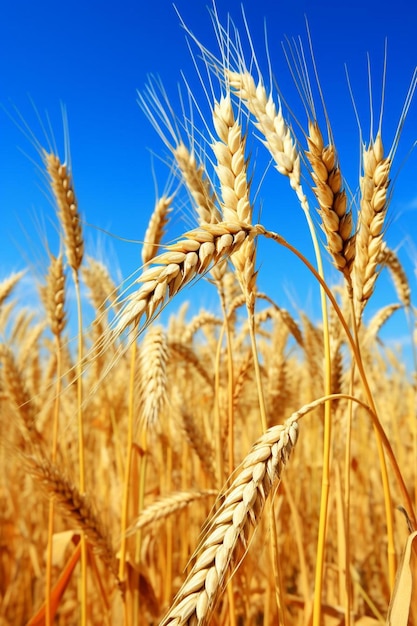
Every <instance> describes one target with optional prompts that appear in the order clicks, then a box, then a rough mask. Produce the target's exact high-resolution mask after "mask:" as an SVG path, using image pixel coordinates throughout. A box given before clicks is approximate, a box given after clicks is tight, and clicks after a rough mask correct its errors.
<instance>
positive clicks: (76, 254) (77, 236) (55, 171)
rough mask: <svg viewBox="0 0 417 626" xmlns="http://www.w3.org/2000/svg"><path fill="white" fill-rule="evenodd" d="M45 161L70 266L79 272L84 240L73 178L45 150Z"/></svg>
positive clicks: (62, 164) (63, 166)
mask: <svg viewBox="0 0 417 626" xmlns="http://www.w3.org/2000/svg"><path fill="white" fill-rule="evenodd" d="M43 159H44V162H45V166H46V169H47V172H48V174H49V178H50V184H51V188H52V191H53V193H54V196H55V199H56V202H57V205H58V209H59V218H60V220H61V224H62V226H63V229H64V235H65V249H66V253H67V258H68V264H69V266H70V267H72V269H73V270H74V271H77V270H78V269H79V267H80V265H81V263H82V260H83V255H84V239H83V234H82V229H81V222H80V216H79V213H78V208H77V200H76V197H75V193H74V187H73V183H72V176H71V174H70V173H69V171H68V167H67V165H66V164H65V163H61V161H60V159H59V157H58V156H56V155H55V154H53V153H48V152H46V151H45V150H44V151H43Z"/></svg>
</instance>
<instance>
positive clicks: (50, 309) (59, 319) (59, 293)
mask: <svg viewBox="0 0 417 626" xmlns="http://www.w3.org/2000/svg"><path fill="white" fill-rule="evenodd" d="M41 297H42V299H43V301H44V305H45V309H46V312H47V316H48V321H49V326H50V328H51V331H52V333H53V334H54V335H55V336H56V337H58V336H59V335H61V333H62V331H63V330H64V328H65V324H66V319H65V311H64V305H65V273H64V264H63V259H62V254H59V255H58V257H55V256H53V254H51V255H50V263H49V271H48V276H47V279H46V285H45V286H44V287H42V288H41Z"/></svg>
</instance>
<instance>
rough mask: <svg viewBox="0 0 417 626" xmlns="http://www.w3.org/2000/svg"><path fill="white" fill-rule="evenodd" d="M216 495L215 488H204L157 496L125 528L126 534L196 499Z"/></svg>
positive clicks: (144, 526)
mask: <svg viewBox="0 0 417 626" xmlns="http://www.w3.org/2000/svg"><path fill="white" fill-rule="evenodd" d="M217 495H218V491H217V490H215V489H206V490H205V491H178V492H174V493H170V494H169V495H167V496H163V497H160V498H157V499H156V500H155V501H154V502H152V504H150V505H149V506H147V507H146V508H145V509H144V510H143V511H141V513H140V515H139V517H138V518H137V519H136V521H135V522H134V523H133V524H132V525H131V527H130V528H128V529H127V531H126V536H129V535H133V533H135V532H137V531H138V530H141V529H143V528H146V527H147V526H149V525H150V524H154V523H155V522H157V521H162V520H164V519H166V518H167V517H169V516H171V515H174V514H175V513H178V511H182V510H183V509H185V508H186V507H188V506H190V504H192V503H194V502H196V501H199V500H202V499H204V498H209V497H210V496H217Z"/></svg>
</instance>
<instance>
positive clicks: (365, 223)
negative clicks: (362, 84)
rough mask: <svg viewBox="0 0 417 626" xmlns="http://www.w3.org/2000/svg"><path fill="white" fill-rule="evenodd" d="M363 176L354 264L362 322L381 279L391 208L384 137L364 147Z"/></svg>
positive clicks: (388, 171) (355, 291)
mask: <svg viewBox="0 0 417 626" xmlns="http://www.w3.org/2000/svg"><path fill="white" fill-rule="evenodd" d="M362 156H363V176H362V177H361V180H360V189H361V201H360V212H359V228H358V232H357V235H356V252H355V260H354V264H353V293H354V298H355V301H356V316H357V319H360V317H361V315H362V312H363V309H364V307H365V305H366V303H367V301H368V300H369V298H370V297H371V295H372V293H373V290H374V287H375V281H376V279H377V276H378V272H377V266H378V264H379V258H380V252H381V246H382V238H383V228H384V221H385V216H386V213H387V209H388V196H387V193H388V186H389V183H390V180H389V174H390V170H391V158H390V157H389V156H388V157H384V147H383V144H382V139H381V135H380V134H379V133H378V135H377V137H376V139H375V141H374V142H371V144H370V145H369V146H368V147H366V146H364V148H363V154H362Z"/></svg>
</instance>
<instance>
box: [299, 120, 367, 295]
mask: <svg viewBox="0 0 417 626" xmlns="http://www.w3.org/2000/svg"><path fill="white" fill-rule="evenodd" d="M307 142H308V146H309V151H308V152H306V156H307V158H308V160H309V161H310V165H311V168H312V172H311V176H312V178H313V181H314V183H315V187H314V188H313V191H314V194H315V196H316V198H317V201H318V203H319V214H320V217H321V219H322V227H323V230H324V232H325V234H326V238H327V249H328V250H329V252H330V254H331V255H332V257H333V260H334V263H335V266H336V267H337V269H338V270H339V271H341V272H342V273H343V275H344V277H345V279H346V281H347V283H348V285H349V286H350V287H351V285H352V278H351V271H352V264H353V260H354V256H355V235H354V234H353V232H352V230H353V220H352V213H351V211H349V210H348V208H347V197H346V192H345V190H344V189H343V181H342V174H341V171H340V168H339V165H338V162H337V154H336V149H335V147H334V145H333V143H332V142H330V143H329V144H328V145H327V146H325V145H324V141H323V136H322V134H321V131H320V128H319V126H318V124H317V122H316V121H309V134H308V137H307Z"/></svg>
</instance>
